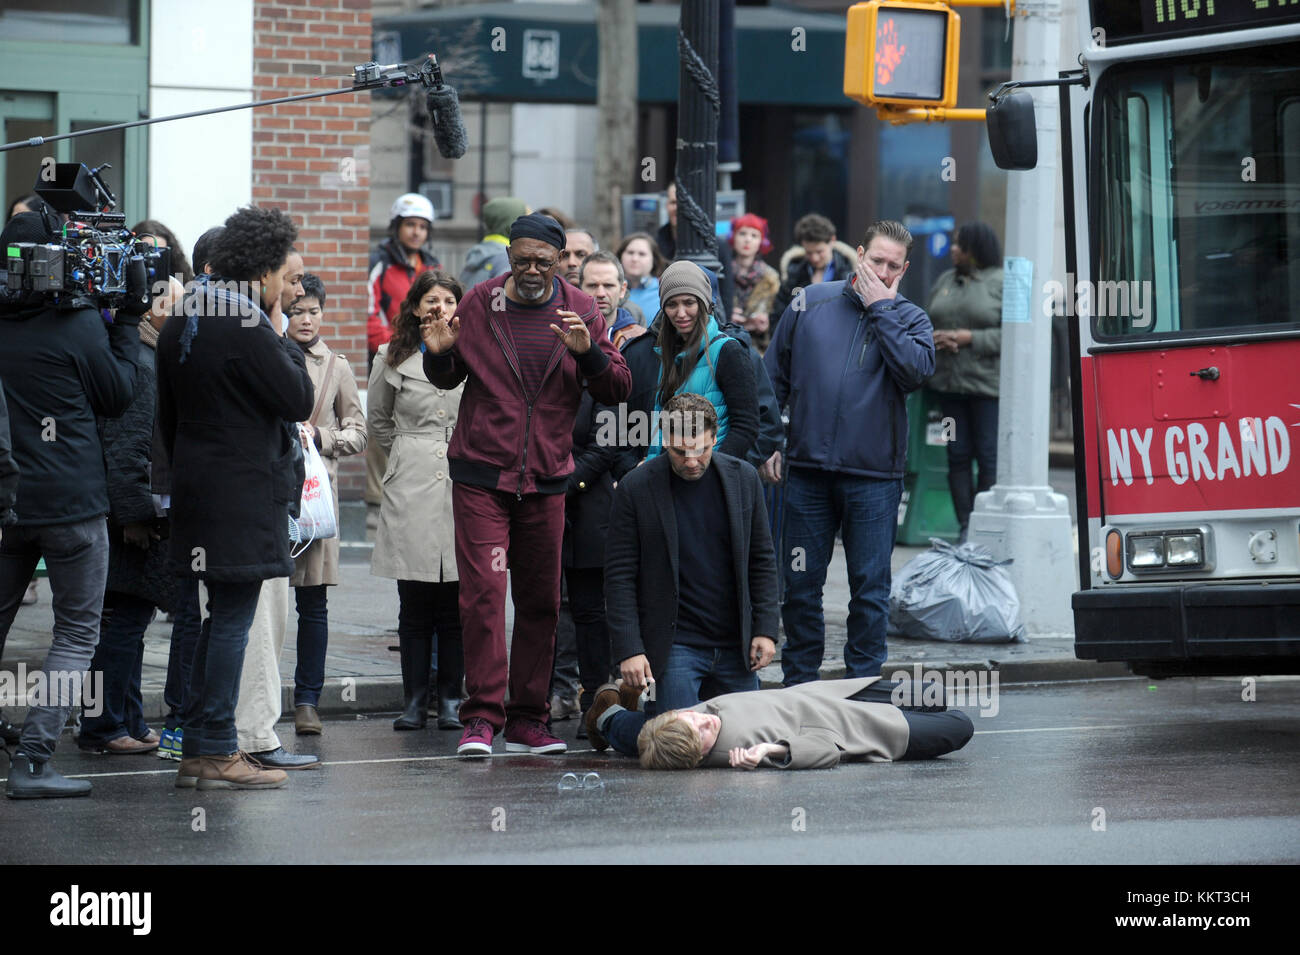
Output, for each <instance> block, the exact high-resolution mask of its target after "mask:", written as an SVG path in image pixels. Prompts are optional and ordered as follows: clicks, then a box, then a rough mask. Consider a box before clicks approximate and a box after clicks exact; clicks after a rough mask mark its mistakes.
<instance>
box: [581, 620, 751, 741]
mask: <svg viewBox="0 0 1300 955" xmlns="http://www.w3.org/2000/svg"><path fill="white" fill-rule="evenodd" d="M706 678H707V679H709V681H710V682H711V683H712V685H713V686H714V687H716V688H717V689H718V691H719V693H720V694H721V693H743V692H745V691H747V690H757V689H758V674H757V673H754V672H753V671H751V670H750V669H749V665H748V663H747V662H746V660H745V658H744V657H742V656H741V655H740V653H739V652H738V651H737V649H736V648H735V647H728V648H727V649H725V650H723V649H721V648H713V649H705V648H703V647H688V646H685V645H683V644H680V643H675V644H673V647H672V649H671V650H669V651H668V663H667V664H666V665H665V667H664V672H663V673H662V674H661V675H660V676H659V679H658V681H657V682H656V683H655V687H654V690H655V692H654V699H652V700H651V701H650V702H649V703H647V704H646V708H645V712H637V713H633V712H631V711H629V710H623V711H621V712H618V713H615V714H614V715H613V716H612V717H610V720H609V722H608V723H607V724H606V725H605V738H606V739H607V740H609V745H610V746H612V747H614V749H615V750H616V751H618V752H620V753H622V754H623V755H624V756H636V755H638V754H637V748H636V738H637V736H638V735H639V734H640V733H641V727H642V726H644V725H645V724H646V721H647V720H650V719H653V718H654V717H655V716H658V715H659V714H660V713H667V712H668V711H669V710H683V709H686V708H687V707H690V706H694V705H695V704H696V703H699V702H700V687H701V685H703V683H704V681H705V679H706Z"/></svg>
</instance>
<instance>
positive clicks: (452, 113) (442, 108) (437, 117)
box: [420, 53, 469, 159]
mask: <svg viewBox="0 0 1300 955" xmlns="http://www.w3.org/2000/svg"><path fill="white" fill-rule="evenodd" d="M420 81H421V82H422V83H424V85H425V86H426V87H428V90H429V96H428V99H427V100H426V103H427V105H428V107H429V115H430V116H432V117H433V139H434V142H436V143H437V144H438V152H440V153H441V154H442V158H443V159H459V158H460V157H461V156H463V155H465V147H466V146H468V145H469V135H468V134H467V133H466V132H465V121H464V120H463V119H461V117H460V97H458V96H457V95H456V91H455V90H454V89H452V88H451V87H450V86H444V85H443V83H442V67H440V66H438V58H437V57H436V56H434V55H433V54H432V53H430V54H429V61H428V62H427V63H425V64H424V67H423V69H421V70H420Z"/></svg>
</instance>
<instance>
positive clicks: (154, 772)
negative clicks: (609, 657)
mask: <svg viewBox="0 0 1300 955" xmlns="http://www.w3.org/2000/svg"><path fill="white" fill-rule="evenodd" d="M596 752H599V751H598V750H594V749H571V750H569V751H568V752H567V753H558V754H554V755H560V756H581V755H583V754H585V753H596ZM534 755H536V754H534V753H493V754H492V755H491V757H486V756H459V755H457V754H455V753H452V754H451V755H449V756H394V757H391V758H387V759H337V760H328V761H324V760H322V761H321V762H320V763H318V764H317V765H318V766H369V765H374V764H377V763H431V762H437V761H439V760H444V759H456V760H462V761H464V762H467V763H474V762H478V761H480V760H486V759H489V758H491V759H502V758H513V757H516V756H534ZM556 765H560V764H559V763H557V764H556ZM291 772H294V773H299V772H311V770H297V769H296V770H291ZM164 775H173V776H174V775H176V770H175V769H132V770H124V771H122V772H116V773H67V774H65V777H66V778H67V779H107V778H108V777H110V776H164ZM3 782H8V777H5V776H0V783H3Z"/></svg>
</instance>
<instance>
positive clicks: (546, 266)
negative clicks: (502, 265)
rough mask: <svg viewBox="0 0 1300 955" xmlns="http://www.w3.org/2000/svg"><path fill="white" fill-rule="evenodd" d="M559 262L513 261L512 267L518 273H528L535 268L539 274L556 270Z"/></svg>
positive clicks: (541, 260) (511, 262)
mask: <svg viewBox="0 0 1300 955" xmlns="http://www.w3.org/2000/svg"><path fill="white" fill-rule="evenodd" d="M558 261H559V260H558V259H511V260H510V267H511V268H512V269H514V270H515V271H516V272H527V271H529V270H531V269H534V268H535V269H537V271H538V272H549V271H550V270H551V269H553V268H555V266H556V263H557V262H558Z"/></svg>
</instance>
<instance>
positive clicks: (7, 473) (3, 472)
mask: <svg viewBox="0 0 1300 955" xmlns="http://www.w3.org/2000/svg"><path fill="white" fill-rule="evenodd" d="M16 500H18V465H16V464H14V456H13V446H12V445H11V444H10V442H9V406H8V405H6V404H5V390H4V388H3V387H0V527H4V526H5V525H6V524H9V523H10V522H12V521H13V520H15V519H16V517H15V515H14V512H13V506H14V501H16Z"/></svg>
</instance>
